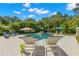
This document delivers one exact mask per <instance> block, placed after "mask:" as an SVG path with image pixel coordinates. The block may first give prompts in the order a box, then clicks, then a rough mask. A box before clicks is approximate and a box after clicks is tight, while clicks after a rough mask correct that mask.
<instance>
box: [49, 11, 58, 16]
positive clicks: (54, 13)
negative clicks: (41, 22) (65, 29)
mask: <svg viewBox="0 0 79 59" xmlns="http://www.w3.org/2000/svg"><path fill="white" fill-rule="evenodd" d="M56 14H57V11H56V12H53V13H51V14H49V16H53V15H56Z"/></svg>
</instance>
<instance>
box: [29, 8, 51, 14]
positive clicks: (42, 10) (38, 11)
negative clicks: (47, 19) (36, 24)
mask: <svg viewBox="0 0 79 59" xmlns="http://www.w3.org/2000/svg"><path fill="white" fill-rule="evenodd" d="M28 11H29V12H34V13H37V14H38V15H40V14H47V13H49V10H45V9H44V8H40V9H39V8H30V9H28Z"/></svg>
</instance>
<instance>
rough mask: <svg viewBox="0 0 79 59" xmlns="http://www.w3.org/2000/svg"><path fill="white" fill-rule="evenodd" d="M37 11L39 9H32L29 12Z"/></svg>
mask: <svg viewBox="0 0 79 59" xmlns="http://www.w3.org/2000/svg"><path fill="white" fill-rule="evenodd" d="M36 10H38V8H30V9H28V11H29V12H34V11H36Z"/></svg>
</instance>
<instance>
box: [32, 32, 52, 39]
mask: <svg viewBox="0 0 79 59" xmlns="http://www.w3.org/2000/svg"><path fill="white" fill-rule="evenodd" d="M50 35H51V34H47V33H46V34H31V37H33V38H34V39H38V40H41V39H48V37H49V36H50Z"/></svg>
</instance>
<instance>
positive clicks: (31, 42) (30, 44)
mask: <svg viewBox="0 0 79 59" xmlns="http://www.w3.org/2000/svg"><path fill="white" fill-rule="evenodd" d="M23 40H24V42H25V43H26V48H25V52H26V53H25V55H26V56H32V55H33V52H34V48H35V43H36V41H37V40H35V39H33V38H31V37H25V38H24V39H23Z"/></svg>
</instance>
